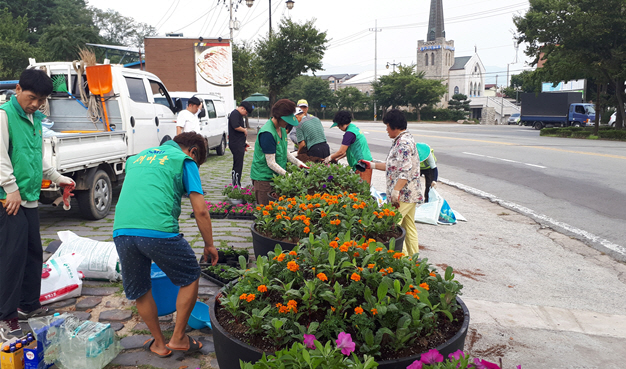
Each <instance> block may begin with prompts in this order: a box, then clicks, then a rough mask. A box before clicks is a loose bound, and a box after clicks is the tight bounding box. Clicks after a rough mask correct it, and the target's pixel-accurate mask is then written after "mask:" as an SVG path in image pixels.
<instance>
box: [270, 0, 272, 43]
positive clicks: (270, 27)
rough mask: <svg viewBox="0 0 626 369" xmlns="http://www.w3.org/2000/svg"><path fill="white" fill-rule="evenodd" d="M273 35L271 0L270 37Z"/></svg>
mask: <svg viewBox="0 0 626 369" xmlns="http://www.w3.org/2000/svg"><path fill="white" fill-rule="evenodd" d="M271 37H272V0H270V38H271Z"/></svg>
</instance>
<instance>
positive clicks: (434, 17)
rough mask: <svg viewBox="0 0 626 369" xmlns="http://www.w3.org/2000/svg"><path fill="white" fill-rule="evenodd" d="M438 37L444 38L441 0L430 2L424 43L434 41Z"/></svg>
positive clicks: (431, 0)
mask: <svg viewBox="0 0 626 369" xmlns="http://www.w3.org/2000/svg"><path fill="white" fill-rule="evenodd" d="M439 37H444V38H445V37H446V31H445V30H444V28H443V0H430V17H429V19H428V35H427V36H426V41H435V40H436V39H437V38H439Z"/></svg>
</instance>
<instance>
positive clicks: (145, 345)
mask: <svg viewBox="0 0 626 369" xmlns="http://www.w3.org/2000/svg"><path fill="white" fill-rule="evenodd" d="M153 343H154V338H150V339H149V340H147V341H146V342H144V343H143V349H144V350H145V351H148V352H151V353H153V354H155V355H156V356H158V357H160V358H162V359H164V358H166V357H170V356H172V350H169V351H168V352H167V354H163V355H161V354H159V353H156V352H154V351H152V350H151V349H150V347H151V346H152V344H153ZM166 346H167V345H166ZM168 348H169V347H168Z"/></svg>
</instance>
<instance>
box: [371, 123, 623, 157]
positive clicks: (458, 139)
mask: <svg viewBox="0 0 626 369" xmlns="http://www.w3.org/2000/svg"><path fill="white" fill-rule="evenodd" d="M371 131H372V132H379V133H387V132H386V131H376V130H371ZM413 136H418V137H430V138H443V139H446V140H456V141H470V142H484V143H492V144H497V145H505V146H519V147H528V148H532V149H541V150H552V151H560V152H568V153H572V154H581V155H592V156H601V157H603V158H612V159H622V160H626V156H620V155H611V154H598V153H595V152H588V151H576V150H565V149H556V148H553V147H543V146H535V145H520V144H517V143H513V142H503V141H489V140H477V139H473V138H458V137H445V136H431V135H420V134H416V133H413Z"/></svg>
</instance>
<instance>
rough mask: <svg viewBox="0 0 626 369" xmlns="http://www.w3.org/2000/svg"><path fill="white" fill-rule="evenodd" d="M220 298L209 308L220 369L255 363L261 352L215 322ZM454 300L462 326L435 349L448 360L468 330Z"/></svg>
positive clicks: (385, 368) (383, 364) (382, 368)
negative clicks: (244, 363)
mask: <svg viewBox="0 0 626 369" xmlns="http://www.w3.org/2000/svg"><path fill="white" fill-rule="evenodd" d="M220 297H221V293H219V294H218V295H217V297H216V298H215V302H214V303H213V304H211V306H210V314H211V324H212V325H213V343H214V345H215V355H216V356H217V363H218V365H219V367H220V368H221V369H239V368H240V366H239V360H240V359H241V360H243V361H246V362H251V363H254V362H257V361H258V360H260V359H261V357H262V356H263V351H262V350H260V349H258V348H256V347H252V346H250V345H248V344H247V343H244V342H242V341H240V340H238V339H237V338H235V337H233V336H232V335H231V334H230V333H228V332H226V331H225V330H224V328H223V327H222V326H221V325H220V323H219V322H218V321H217V318H216V316H215V306H216V305H217V304H218V300H219V298H220ZM456 300H457V302H458V303H459V304H460V305H461V308H462V309H463V318H464V320H463V325H462V326H461V329H460V330H459V331H458V332H457V333H456V334H455V335H454V336H452V338H450V339H449V340H447V341H446V342H444V343H443V344H441V345H439V346H437V347H436V349H437V351H439V352H440V353H441V355H443V357H444V358H448V355H449V354H451V353H453V352H455V351H457V350H461V351H462V350H463V347H464V346H465V337H466V336H467V330H468V328H469V320H470V315H469V310H468V309H467V306H466V305H465V303H464V302H463V300H461V299H460V298H459V297H457V298H456ZM265 354H266V355H272V354H273V352H266V353H265ZM421 355H422V353H419V354H417V355H413V356H407V357H404V358H400V359H394V360H384V361H378V368H379V369H406V367H407V366H409V365H411V364H412V363H413V362H414V361H415V360H419V359H420V357H421Z"/></svg>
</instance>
